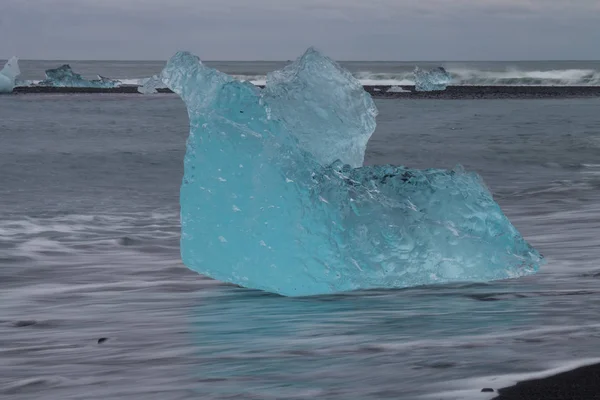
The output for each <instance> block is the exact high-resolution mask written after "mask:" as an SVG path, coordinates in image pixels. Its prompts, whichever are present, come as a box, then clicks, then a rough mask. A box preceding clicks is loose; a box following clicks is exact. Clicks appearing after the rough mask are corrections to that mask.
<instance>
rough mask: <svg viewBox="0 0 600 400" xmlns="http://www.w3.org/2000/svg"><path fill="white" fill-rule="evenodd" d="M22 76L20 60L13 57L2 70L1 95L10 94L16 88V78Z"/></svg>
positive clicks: (0, 79)
mask: <svg viewBox="0 0 600 400" xmlns="http://www.w3.org/2000/svg"><path fill="white" fill-rule="evenodd" d="M20 74H21V70H20V69H19V60H18V59H17V57H12V58H11V59H10V60H8V61H7V62H6V64H5V65H4V68H2V70H0V93H10V92H12V91H13V89H14V88H15V78H16V77H17V76H19V75H20Z"/></svg>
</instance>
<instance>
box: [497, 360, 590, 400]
mask: <svg viewBox="0 0 600 400" xmlns="http://www.w3.org/2000/svg"><path fill="white" fill-rule="evenodd" d="M498 393H499V394H500V395H499V396H497V397H495V398H494V400H596V399H600V364H594V365H589V366H585V367H580V368H576V369H574V370H571V371H567V372H563V373H560V374H557V375H553V376H549V377H546V378H542V379H532V380H528V381H523V382H519V383H517V384H516V385H514V386H510V387H507V388H503V389H500V390H498Z"/></svg>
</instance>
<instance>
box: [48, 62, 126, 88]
mask: <svg viewBox="0 0 600 400" xmlns="http://www.w3.org/2000/svg"><path fill="white" fill-rule="evenodd" d="M120 83H121V82H120V81H118V80H114V79H110V78H105V77H103V76H100V75H98V79H94V80H87V79H84V78H83V77H82V76H81V75H79V74H77V73H75V72H73V70H72V69H71V66H70V65H69V64H64V65H61V66H60V67H58V68H54V69H48V70H46V79H44V80H43V81H41V82H40V83H39V85H40V86H53V87H85V88H114V87H117V86H119V85H120Z"/></svg>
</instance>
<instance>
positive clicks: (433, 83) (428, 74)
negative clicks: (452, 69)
mask: <svg viewBox="0 0 600 400" xmlns="http://www.w3.org/2000/svg"><path fill="white" fill-rule="evenodd" d="M414 74H415V90H416V91H417V92H431V91H435V90H446V87H447V86H448V85H449V84H450V82H451V81H452V77H451V76H450V74H449V73H448V71H446V70H445V69H444V68H443V67H437V68H434V69H432V70H429V71H423V70H422V69H420V68H419V67H415V72H414Z"/></svg>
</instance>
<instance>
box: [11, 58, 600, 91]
mask: <svg viewBox="0 0 600 400" xmlns="http://www.w3.org/2000/svg"><path fill="white" fill-rule="evenodd" d="M19 63H20V67H21V72H22V74H21V76H20V79H22V80H31V81H39V80H42V79H44V71H45V70H46V69H50V68H56V67H58V66H60V65H62V64H70V65H71V67H72V68H73V70H74V71H75V72H77V73H79V74H81V75H82V76H83V77H84V78H87V79H96V78H97V75H98V74H100V75H102V76H104V77H108V78H114V79H120V80H122V82H123V83H129V84H137V83H139V82H140V80H143V79H144V78H147V77H149V76H152V75H154V74H158V73H160V71H161V70H162V68H163V66H164V64H165V62H164V61H64V60H63V61H60V60H59V61H32V60H20V62H19ZM206 63H207V64H208V65H209V66H211V67H213V68H217V69H218V70H220V71H223V72H226V73H228V74H231V75H234V76H236V77H238V78H239V79H243V80H250V81H253V82H256V83H264V81H265V78H266V74H267V72H270V71H273V70H275V69H280V68H282V67H283V66H284V65H285V64H286V63H287V62H284V61H281V62H273V61H245V62H240V61H234V62H233V61H207V62H206ZM341 64H342V65H343V66H344V67H345V68H346V69H348V70H349V71H351V72H352V73H353V74H354V76H355V77H356V78H358V79H360V80H361V81H362V82H363V84H364V85H413V84H414V77H413V71H414V69H415V66H417V65H418V66H419V67H421V68H424V69H430V68H435V67H438V66H443V67H445V68H446V69H447V70H448V72H450V74H451V75H452V77H453V84H454V85H544V86H547V85H549V86H552V85H554V86H598V85H600V61H502V62H483V61H479V62H473V61H464V62H457V61H452V62H449V61H350V62H341Z"/></svg>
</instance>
